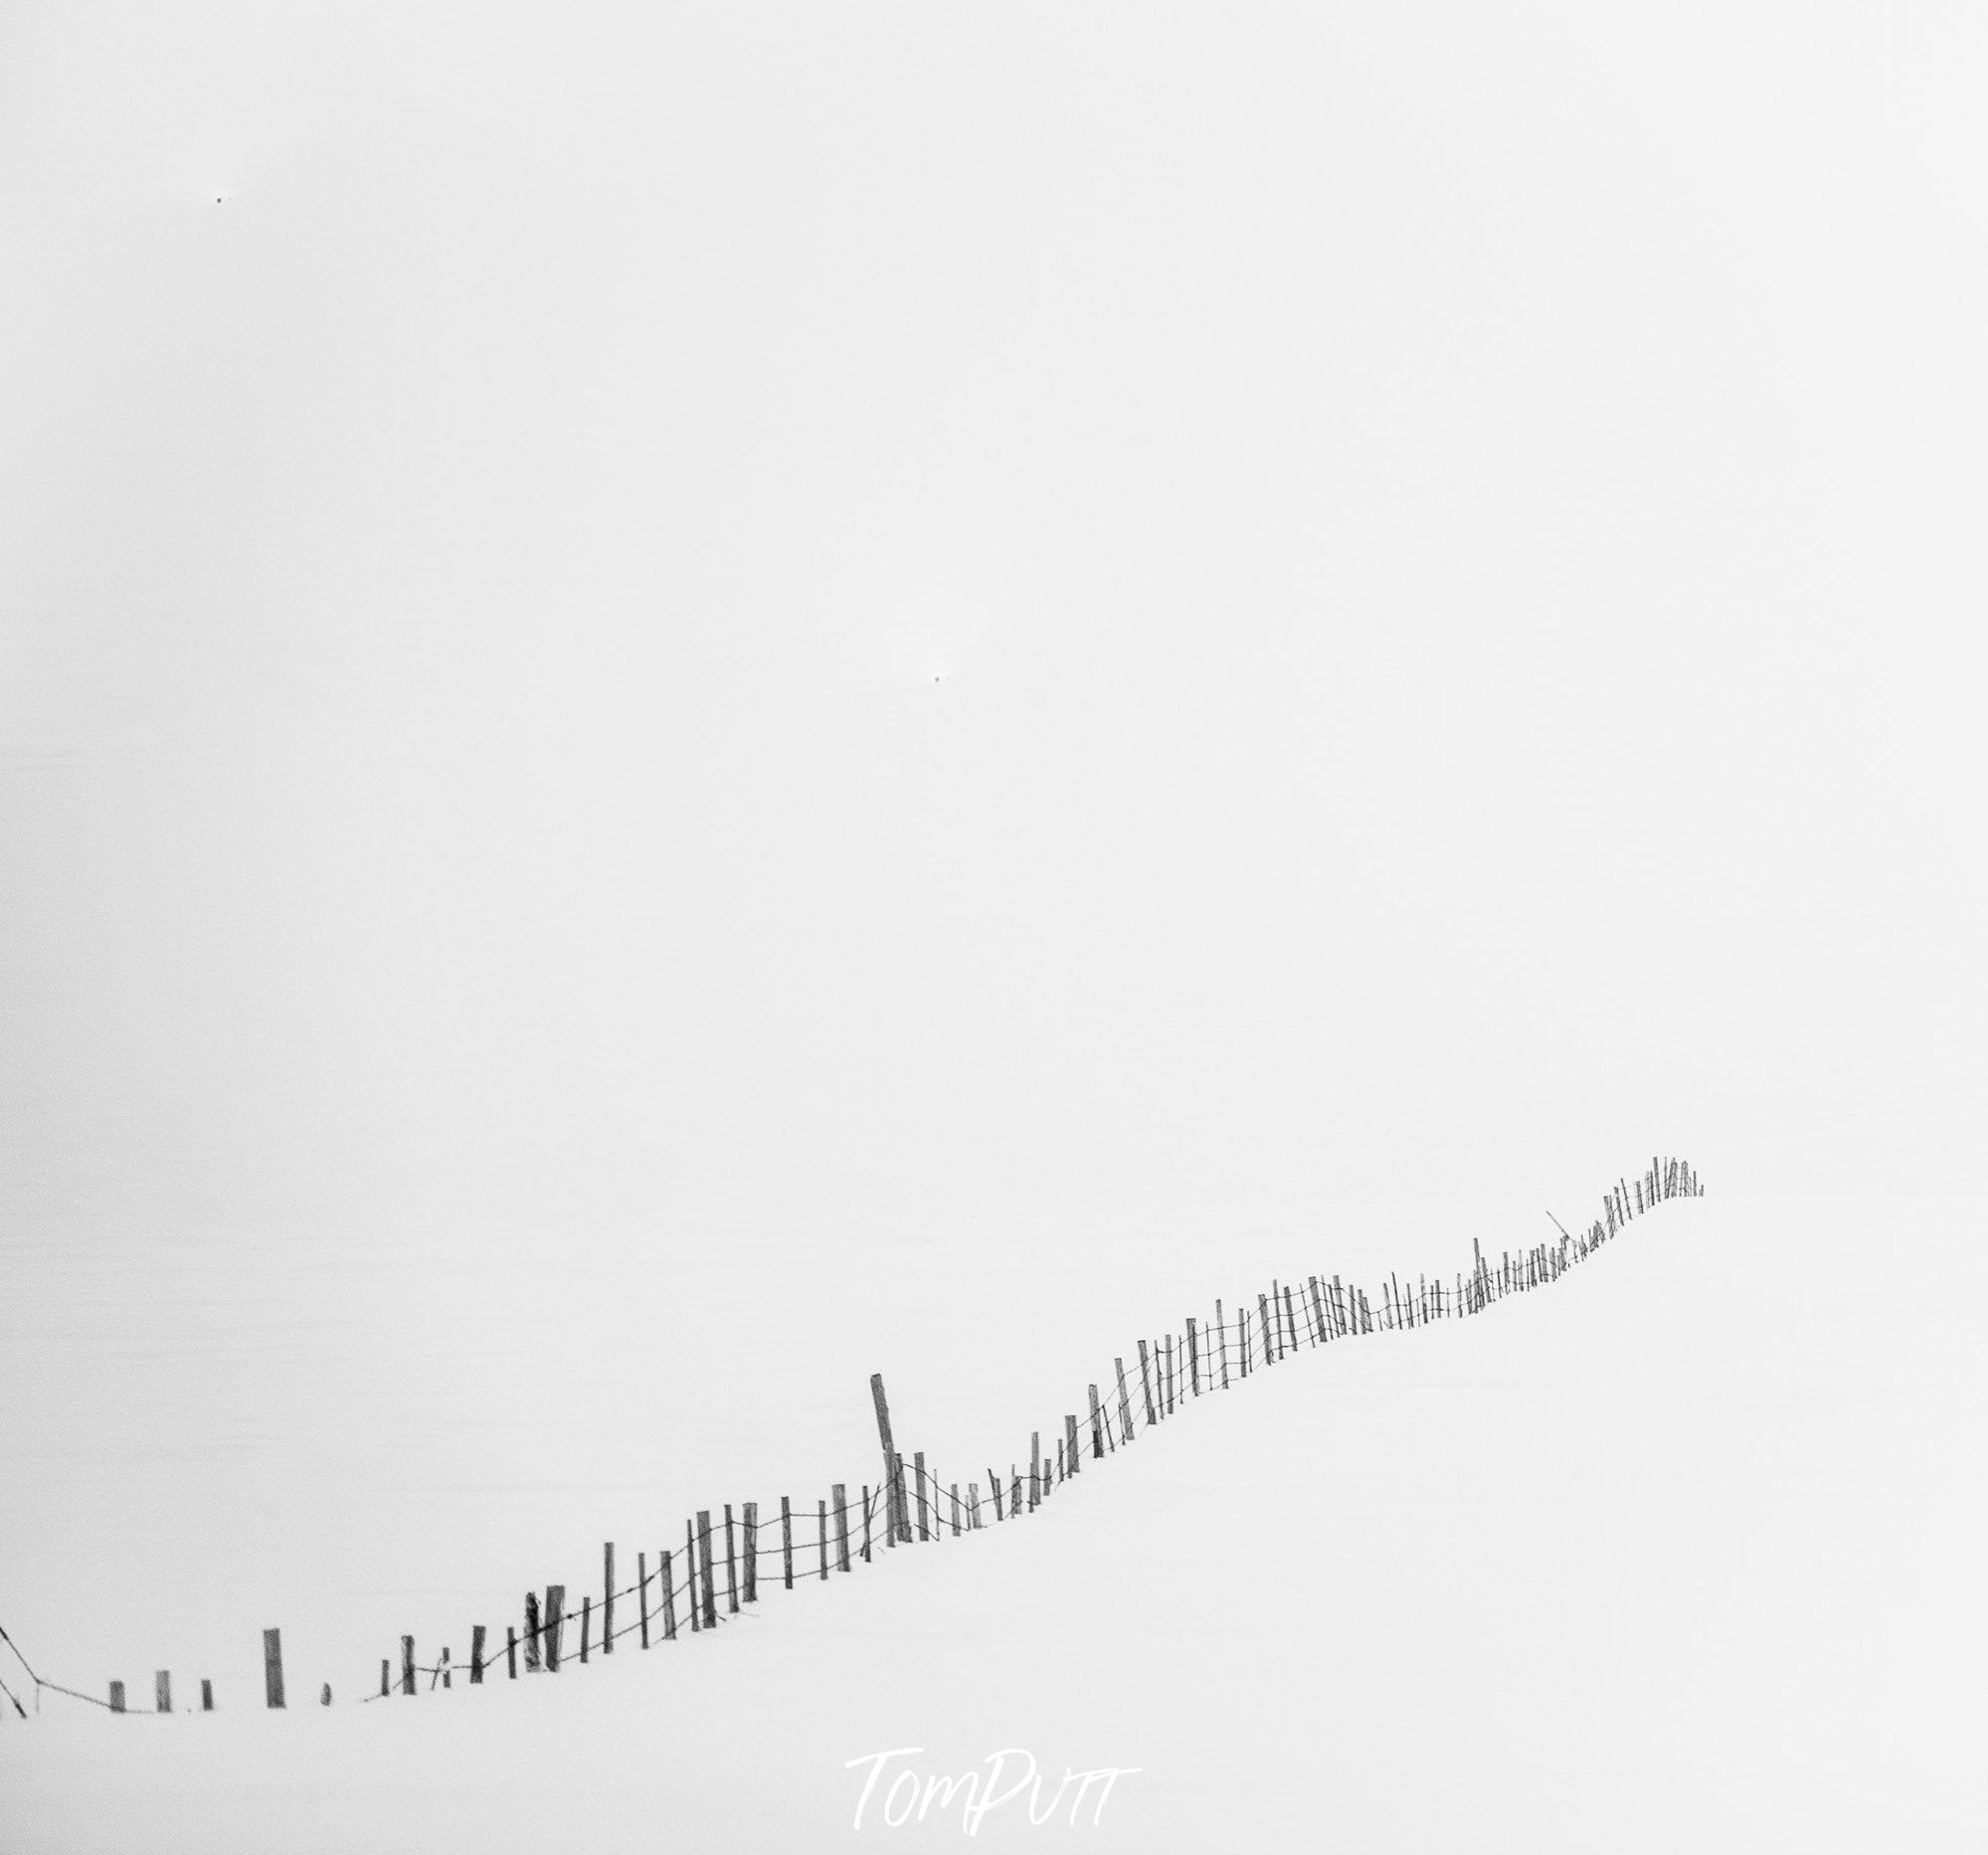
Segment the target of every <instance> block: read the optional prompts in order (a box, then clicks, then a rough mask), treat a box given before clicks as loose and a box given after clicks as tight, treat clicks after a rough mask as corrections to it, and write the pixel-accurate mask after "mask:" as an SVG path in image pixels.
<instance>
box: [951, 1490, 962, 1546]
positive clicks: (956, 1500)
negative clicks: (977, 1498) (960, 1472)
mask: <svg viewBox="0 0 1988 1855" xmlns="http://www.w3.org/2000/svg"><path fill="white" fill-rule="evenodd" d="M953 1537H954V1539H956V1540H957V1539H958V1538H959V1537H960V1484H959V1483H958V1482H957V1481H956V1482H955V1483H954V1484H953Z"/></svg>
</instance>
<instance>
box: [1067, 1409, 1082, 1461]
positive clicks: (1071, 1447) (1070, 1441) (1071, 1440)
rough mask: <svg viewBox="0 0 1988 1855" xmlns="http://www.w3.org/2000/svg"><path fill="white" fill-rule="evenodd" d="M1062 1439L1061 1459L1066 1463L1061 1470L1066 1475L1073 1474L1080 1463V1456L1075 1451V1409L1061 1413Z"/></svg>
mask: <svg viewBox="0 0 1988 1855" xmlns="http://www.w3.org/2000/svg"><path fill="white" fill-rule="evenodd" d="M1063 1441H1064V1444H1065V1446H1066V1447H1065V1453H1064V1456H1063V1460H1064V1462H1065V1463H1066V1464H1067V1465H1068V1466H1067V1467H1066V1468H1065V1469H1064V1471H1063V1472H1064V1473H1065V1474H1066V1475H1074V1474H1075V1473H1076V1472H1077V1470H1078V1468H1079V1467H1080V1466H1081V1465H1082V1458H1081V1456H1080V1455H1079V1454H1078V1452H1077V1415H1076V1412H1075V1411H1065V1412H1064V1414H1063Z"/></svg>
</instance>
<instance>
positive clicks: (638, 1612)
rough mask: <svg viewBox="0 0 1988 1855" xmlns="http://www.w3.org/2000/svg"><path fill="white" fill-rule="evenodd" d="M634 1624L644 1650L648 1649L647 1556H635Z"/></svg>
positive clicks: (644, 1554)
mask: <svg viewBox="0 0 1988 1855" xmlns="http://www.w3.org/2000/svg"><path fill="white" fill-rule="evenodd" d="M635 1624H636V1629H637V1632H638V1636H639V1640H640V1642H641V1645H642V1647H643V1648H644V1649H646V1648H647V1647H648V1554H646V1553H637V1554H636V1555H635Z"/></svg>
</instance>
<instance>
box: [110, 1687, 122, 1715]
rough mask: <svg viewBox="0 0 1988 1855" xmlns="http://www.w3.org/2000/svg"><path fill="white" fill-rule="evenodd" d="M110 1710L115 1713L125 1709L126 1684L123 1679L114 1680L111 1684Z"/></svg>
mask: <svg viewBox="0 0 1988 1855" xmlns="http://www.w3.org/2000/svg"><path fill="white" fill-rule="evenodd" d="M110 1711H111V1712H112V1713H113V1714H121V1713H122V1712H123V1711H124V1684H123V1682H121V1681H113V1682H111V1684H110Z"/></svg>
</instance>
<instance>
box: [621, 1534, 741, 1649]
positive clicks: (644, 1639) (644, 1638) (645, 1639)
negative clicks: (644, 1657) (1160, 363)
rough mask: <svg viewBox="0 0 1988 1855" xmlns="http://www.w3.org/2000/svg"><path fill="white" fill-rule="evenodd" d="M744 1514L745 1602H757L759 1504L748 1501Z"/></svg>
mask: <svg viewBox="0 0 1988 1855" xmlns="http://www.w3.org/2000/svg"><path fill="white" fill-rule="evenodd" d="M744 1515H745V1533H746V1602H747V1603H757V1602H758V1601H759V1594H760V1581H759V1551H760V1547H759V1538H760V1504H759V1503H758V1502H757V1501H748V1502H747V1503H746V1505H745V1508H744ZM644 1640H646V1638H644Z"/></svg>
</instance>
